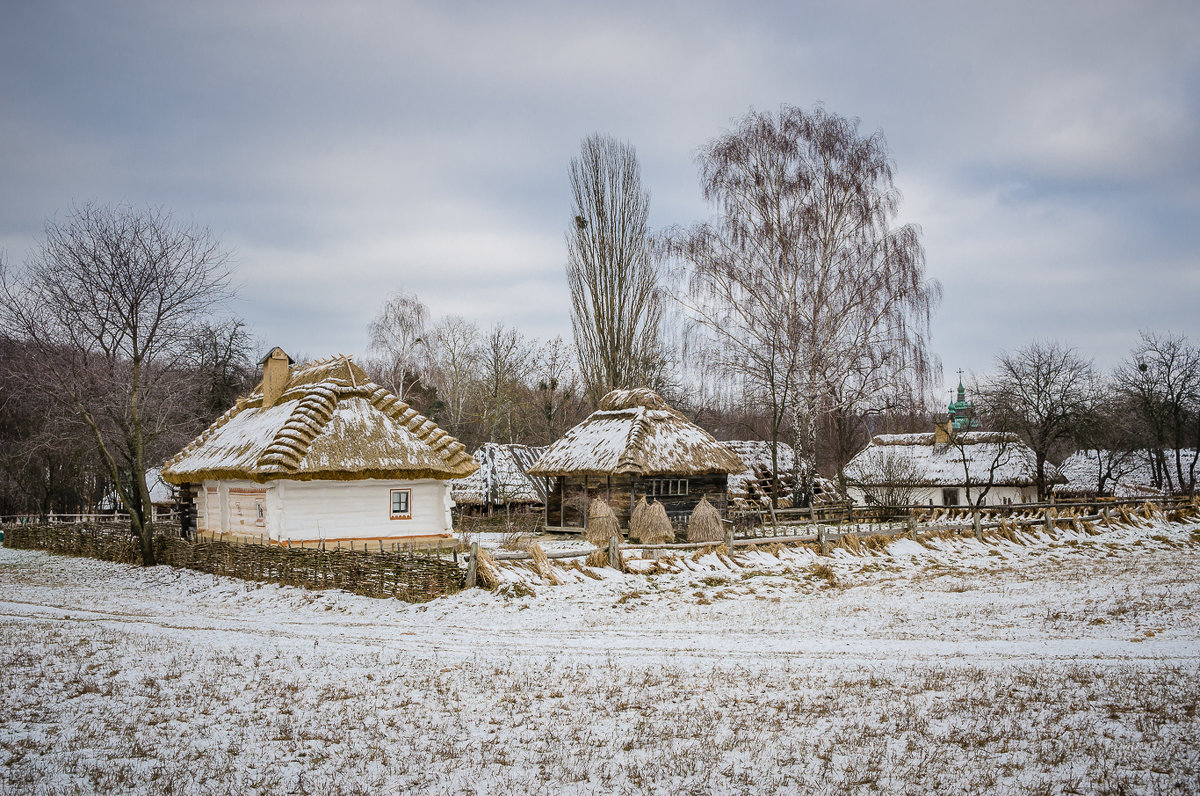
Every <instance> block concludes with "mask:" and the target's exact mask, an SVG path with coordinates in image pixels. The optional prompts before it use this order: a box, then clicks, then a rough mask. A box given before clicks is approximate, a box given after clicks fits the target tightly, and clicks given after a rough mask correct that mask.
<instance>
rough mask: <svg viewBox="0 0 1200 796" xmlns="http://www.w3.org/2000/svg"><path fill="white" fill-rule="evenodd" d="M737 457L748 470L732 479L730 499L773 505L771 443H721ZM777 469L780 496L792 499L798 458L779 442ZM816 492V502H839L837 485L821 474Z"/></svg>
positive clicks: (817, 479)
mask: <svg viewBox="0 0 1200 796" xmlns="http://www.w3.org/2000/svg"><path fill="white" fill-rule="evenodd" d="M721 444H722V445H724V446H725V447H726V448H728V449H729V450H731V451H733V454H734V455H735V456H737V457H738V458H739V459H740V460H741V462H742V464H743V465H745V467H746V469H745V470H743V471H742V472H740V473H737V474H736V475H731V476H729V498H730V499H731V500H733V501H734V502H735V503H737V502H738V501H747V502H749V503H752V504H761V505H764V506H766V505H769V504H770V502H771V489H772V487H773V483H772V480H773V479H772V477H771V443H770V442H767V441H766V440H757V439H739V440H725V441H723V442H721ZM776 459H777V466H778V468H779V494H780V497H788V498H790V497H791V495H792V492H793V490H794V488H795V476H796V472H797V470H796V457H795V452H794V451H793V450H792V446H791V445H788V444H787V443H784V442H780V443H779V444H778V446H777V448H776ZM804 467H805V465H804V462H803V461H801V462H800V472H803V471H804ZM813 493H814V495H813V496H814V498H815V500H816V502H818V503H831V502H835V501H837V500H840V496H839V495H838V491H837V487H836V486H835V485H834V483H833V482H832V481H830V480H828V479H826V478H822V477H821V476H820V475H818V476H817V477H816V479H815V480H814V481H813Z"/></svg>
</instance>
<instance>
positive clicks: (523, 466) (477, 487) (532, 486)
mask: <svg viewBox="0 0 1200 796" xmlns="http://www.w3.org/2000/svg"><path fill="white" fill-rule="evenodd" d="M545 451H546V449H545V448H544V447H540V448H539V447H533V446H530V445H505V444H500V443H496V442H485V443H484V444H482V445H480V446H479V448H478V449H477V450H476V451H475V453H474V454H473V456H474V459H475V462H476V463H477V464H478V465H479V469H478V470H476V471H475V472H474V473H472V474H471V475H468V476H467V477H466V478H456V479H455V480H454V481H451V482H450V488H451V489H452V490H453V494H454V502H455V503H459V504H472V505H486V504H487V503H488V502H489V501H491V502H492V503H494V504H496V505H503V504H505V503H545V502H546V490H547V479H545V478H539V477H535V476H531V475H529V474H528V473H527V472H526V471H527V470H528V469H529V467H530V466H531V465H532V464H533V463H534V462H535V461H537V458H538V457H539V456H541V455H542V454H543V453H545Z"/></svg>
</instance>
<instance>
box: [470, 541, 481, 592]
mask: <svg viewBox="0 0 1200 796" xmlns="http://www.w3.org/2000/svg"><path fill="white" fill-rule="evenodd" d="M478 571H479V542H471V557H470V558H468V559H467V588H468V589H473V588H475V579H476V577H478V575H477V574H476V573H478Z"/></svg>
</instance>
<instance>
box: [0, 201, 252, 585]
mask: <svg viewBox="0 0 1200 796" xmlns="http://www.w3.org/2000/svg"><path fill="white" fill-rule="evenodd" d="M226 262H227V256H226V254H225V252H224V251H223V250H222V249H221V247H220V246H219V244H218V243H217V241H216V239H215V238H214V237H213V235H212V233H210V232H209V231H208V230H207V229H203V228H197V227H194V226H187V225H183V224H180V223H177V222H176V221H175V220H174V219H173V218H172V217H171V215H170V214H169V213H167V212H165V211H162V210H138V209H134V208H131V207H127V206H104V205H93V204H86V205H83V206H82V207H79V208H76V209H75V210H74V211H73V212H72V213H71V214H70V215H69V216H68V217H67V218H66V219H65V220H64V221H61V222H60V221H50V222H48V223H47V225H46V232H45V239H44V241H43V242H42V243H41V245H40V246H39V247H38V249H37V250H36V251H35V252H34V254H33V255H32V257H31V259H30V260H29V261H28V263H27V264H26V266H25V267H24V268H23V269H21V270H19V271H16V272H12V271H9V270H8V269H7V268H5V269H3V270H2V271H0V277H2V279H0V321H2V322H3V323H4V325H5V327H6V328H7V329H8V330H9V333H11V334H14V335H18V336H20V337H21V338H22V339H24V340H25V341H27V342H28V343H29V344H30V345H32V346H33V347H34V348H35V349H36V350H37V354H38V361H37V364H38V367H39V368H40V370H41V371H42V373H43V374H44V375H48V376H49V377H50V379H52V380H53V382H54V384H55V387H56V393H57V394H56V396H55V397H56V398H57V399H58V400H59V401H61V402H62V403H63V404H65V405H66V406H67V407H69V408H70V409H71V410H72V411H73V412H74V413H75V415H76V416H77V417H78V418H80V419H81V420H82V421H83V423H84V424H85V425H86V427H87V429H88V431H89V433H90V435H91V437H92V439H93V441H94V443H95V445H96V448H97V450H98V451H99V454H100V457H101V459H102V461H103V462H104V465H105V467H106V469H107V471H108V475H109V477H111V478H112V480H113V483H114V486H115V489H116V492H117V495H118V496H119V497H120V499H121V502H122V503H123V504H124V505H125V507H126V508H127V509H128V511H129V514H130V519H131V524H132V526H133V531H134V533H135V534H136V535H137V536H138V537H139V539H140V542H141V548H142V558H143V561H144V563H146V564H147V565H150V564H153V563H154V548H153V544H152V541H153V509H152V506H151V501H150V494H149V490H148V489H147V485H146V480H145V472H146V469H147V467H148V466H149V465H150V464H155V463H157V462H156V461H153V460H152V453H151V449H152V446H153V444H154V442H155V441H156V440H158V439H161V438H163V437H164V436H165V435H167V434H169V433H170V432H171V430H172V428H173V427H174V426H175V425H176V424H177V423H178V421H179V414H178V413H179V412H181V411H183V412H186V411H188V409H189V401H187V400H182V395H181V394H186V395H187V396H188V397H189V398H190V397H191V394H189V393H187V392H185V389H186V388H185V387H184V386H183V382H182V381H181V378H182V375H183V374H184V373H185V372H188V371H189V370H190V369H191V366H192V362H193V360H194V358H195V341H196V340H197V339H198V338H203V337H204V335H205V330H204V326H205V324H206V323H208V322H209V321H210V319H211V317H212V313H213V312H214V311H215V310H216V309H217V308H218V307H219V306H221V304H222V303H223V302H224V301H225V299H227V298H228V297H229V295H230V289H229V280H230V274H229V271H228V269H227V267H226ZM191 408H195V407H191ZM159 453H160V454H161V453H162V452H161V451H160V452H159Z"/></svg>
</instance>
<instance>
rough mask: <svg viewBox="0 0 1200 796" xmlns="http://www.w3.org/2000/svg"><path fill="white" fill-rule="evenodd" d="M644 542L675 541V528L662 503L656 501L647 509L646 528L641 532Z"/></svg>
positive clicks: (668, 542)
mask: <svg viewBox="0 0 1200 796" xmlns="http://www.w3.org/2000/svg"><path fill="white" fill-rule="evenodd" d="M641 540H642V544H670V543H671V542H674V541H675V528H674V527H672V525H671V520H670V518H669V517H667V510H666V509H665V508H663V504H662V503H657V502H656V503H655V504H654V505H652V506H650V507H649V509H648V510H647V511H646V528H645V530H643V531H642V534H641Z"/></svg>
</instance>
